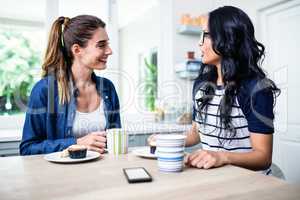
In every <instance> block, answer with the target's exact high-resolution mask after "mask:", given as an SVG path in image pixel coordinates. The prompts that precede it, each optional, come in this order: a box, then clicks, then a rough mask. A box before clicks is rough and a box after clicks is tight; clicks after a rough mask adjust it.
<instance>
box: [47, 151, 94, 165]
mask: <svg viewBox="0 0 300 200" xmlns="http://www.w3.org/2000/svg"><path fill="white" fill-rule="evenodd" d="M60 155H61V151H59V152H54V153H50V154H47V155H45V156H44V159H45V160H47V161H50V162H56V163H78V162H85V161H89V160H94V159H96V158H99V157H100V153H98V152H95V151H87V153H86V157H85V158H79V159H72V158H70V157H66V158H62V157H60Z"/></svg>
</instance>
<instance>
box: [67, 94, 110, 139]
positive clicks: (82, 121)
mask: <svg viewBox="0 0 300 200" xmlns="http://www.w3.org/2000/svg"><path fill="white" fill-rule="evenodd" d="M105 126H106V119H105V115H104V102H103V100H101V102H100V105H99V107H98V108H97V109H96V110H94V111H92V112H89V113H84V112H79V111H78V110H76V114H75V118H74V123H73V134H74V136H75V137H76V138H79V137H83V136H85V135H87V134H89V133H91V132H95V131H104V130H105Z"/></svg>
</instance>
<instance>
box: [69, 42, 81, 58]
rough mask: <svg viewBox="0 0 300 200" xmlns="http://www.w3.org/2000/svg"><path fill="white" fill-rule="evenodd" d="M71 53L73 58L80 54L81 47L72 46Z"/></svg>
mask: <svg viewBox="0 0 300 200" xmlns="http://www.w3.org/2000/svg"><path fill="white" fill-rule="evenodd" d="M71 51H72V54H73V56H74V57H75V56H77V55H80V54H81V47H80V46H79V45H78V44H73V45H72V47H71Z"/></svg>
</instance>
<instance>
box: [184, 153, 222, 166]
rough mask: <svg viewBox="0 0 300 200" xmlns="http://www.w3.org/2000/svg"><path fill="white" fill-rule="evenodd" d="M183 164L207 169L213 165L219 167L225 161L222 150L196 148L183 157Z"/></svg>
mask: <svg viewBox="0 0 300 200" xmlns="http://www.w3.org/2000/svg"><path fill="white" fill-rule="evenodd" d="M184 162H185V164H186V165H188V166H192V167H196V168H203V169H209V168H213V167H221V166H223V165H225V164H227V162H226V157H225V154H224V152H221V151H219V152H215V151H208V150H198V151H195V152H193V153H191V154H189V155H187V156H186V157H185V160H184Z"/></svg>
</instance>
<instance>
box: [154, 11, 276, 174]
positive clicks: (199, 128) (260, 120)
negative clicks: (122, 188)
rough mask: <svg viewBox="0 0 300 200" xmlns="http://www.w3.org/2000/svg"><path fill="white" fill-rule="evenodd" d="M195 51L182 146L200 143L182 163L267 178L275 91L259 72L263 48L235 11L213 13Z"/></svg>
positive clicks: (246, 19)
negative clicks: (196, 68) (197, 60)
mask: <svg viewBox="0 0 300 200" xmlns="http://www.w3.org/2000/svg"><path fill="white" fill-rule="evenodd" d="M199 46H200V50H201V53H202V63H203V65H202V67H201V69H200V72H199V76H198V78H197V79H196V80H195V82H194V87H193V102H194V108H193V123H192V128H191V130H190V131H189V132H188V133H187V138H186V146H192V145H195V144H198V143H201V144H202V149H199V150H197V151H195V152H192V153H191V154H189V155H187V156H186V157H185V164H186V165H188V166H191V167H196V168H203V169H209V168H214V167H220V166H223V165H226V164H232V165H236V166H240V167H244V168H248V169H252V170H260V171H263V173H265V174H270V172H271V171H270V165H271V163H272V141H273V136H272V134H273V132H274V127H273V119H274V115H273V106H274V103H275V98H276V96H277V94H279V92H280V90H279V89H278V88H277V87H276V85H275V84H274V83H273V81H271V80H270V79H268V78H267V77H266V74H265V73H264V71H263V70H262V68H261V63H262V60H263V57H264V50H265V48H264V46H263V45H262V44H261V43H259V42H258V41H257V40H256V39H255V36H254V27H253V24H252V22H251V20H250V19H249V17H248V16H247V14H245V13H244V12H243V11H242V10H240V9H238V8H235V7H231V6H224V7H221V8H218V9H216V10H213V11H212V12H210V13H209V15H208V16H207V17H206V23H205V26H204V27H203V32H202V34H201V37H200V41H199ZM154 139H155V137H154V136H151V137H150V138H149V139H148V141H149V142H150V141H151V140H154Z"/></svg>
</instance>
